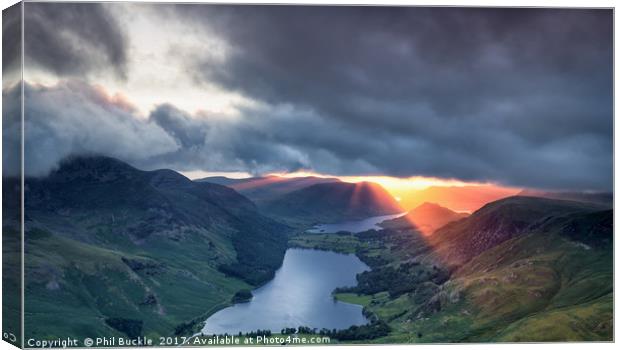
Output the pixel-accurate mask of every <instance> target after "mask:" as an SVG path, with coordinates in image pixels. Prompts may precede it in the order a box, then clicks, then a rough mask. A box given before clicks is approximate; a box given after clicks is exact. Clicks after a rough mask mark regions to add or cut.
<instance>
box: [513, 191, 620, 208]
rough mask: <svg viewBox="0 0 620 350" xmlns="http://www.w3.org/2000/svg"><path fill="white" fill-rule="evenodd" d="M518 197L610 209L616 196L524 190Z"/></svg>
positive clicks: (609, 193) (611, 194)
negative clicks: (560, 200)
mask: <svg viewBox="0 0 620 350" xmlns="http://www.w3.org/2000/svg"><path fill="white" fill-rule="evenodd" d="M518 195H519V196H527V197H542V198H549V199H563V200H570V201H577V202H586V203H596V204H601V205H606V206H608V207H609V208H611V207H612V206H613V203H614V194H613V193H611V192H549V191H536V190H523V191H521V192H519V194H518Z"/></svg>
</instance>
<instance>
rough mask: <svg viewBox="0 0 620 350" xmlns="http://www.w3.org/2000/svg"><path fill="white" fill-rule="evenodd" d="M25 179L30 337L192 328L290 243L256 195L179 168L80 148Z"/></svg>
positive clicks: (253, 280)
mask: <svg viewBox="0 0 620 350" xmlns="http://www.w3.org/2000/svg"><path fill="white" fill-rule="evenodd" d="M26 188H27V190H26V192H25V195H26V198H25V207H26V213H27V216H26V298H28V300H29V302H28V303H27V305H26V314H27V316H26V329H27V330H28V331H29V332H31V333H30V334H29V335H28V336H36V337H52V336H56V335H62V334H74V335H75V336H79V335H83V336H96V335H105V334H109V333H110V332H112V334H124V335H131V334H129V333H132V334H133V335H135V334H150V335H171V334H174V333H175V332H176V333H187V332H189V331H190V328H191V327H192V326H193V321H194V320H195V319H196V318H198V317H201V316H204V314H207V313H212V312H214V311H216V310H217V309H218V308H219V307H223V306H225V305H226V304H228V303H229V302H230V299H231V297H232V295H233V294H234V293H235V292H237V291H238V290H240V289H244V288H248V284H253V285H257V284H260V283H262V282H263V281H266V280H268V279H269V278H271V277H272V276H273V273H274V271H275V269H277V268H278V267H279V266H280V264H281V261H282V258H283V255H284V250H285V248H286V238H285V237H286V231H285V227H284V226H282V225H280V224H278V223H276V222H274V221H272V220H270V219H267V218H265V217H264V216H262V215H260V214H259V213H258V211H257V210H256V207H255V205H254V204H253V203H252V202H251V201H249V200H248V199H247V198H245V197H243V196H242V195H240V194H238V193H237V192H235V191H234V190H232V189H230V188H227V187H224V186H220V185H215V184H210V183H195V182H192V181H191V180H189V179H187V178H185V177H184V176H182V175H180V174H178V173H176V172H174V171H171V170H156V171H141V170H138V169H135V168H133V167H131V166H129V165H128V164H125V163H123V162H120V161H118V160H115V159H112V158H107V157H79V158H73V159H69V160H67V161H65V162H64V163H62V164H61V166H60V168H59V169H58V170H56V171H54V172H52V173H51V174H50V175H49V176H47V177H45V178H36V179H35V178H29V179H26ZM230 276H234V278H233V277H230ZM42 325H45V328H39V327H42ZM50 325H51V326H50ZM86 325H89V327H86ZM29 326H30V327H29ZM128 332H129V333H128ZM136 332H137V333H136Z"/></svg>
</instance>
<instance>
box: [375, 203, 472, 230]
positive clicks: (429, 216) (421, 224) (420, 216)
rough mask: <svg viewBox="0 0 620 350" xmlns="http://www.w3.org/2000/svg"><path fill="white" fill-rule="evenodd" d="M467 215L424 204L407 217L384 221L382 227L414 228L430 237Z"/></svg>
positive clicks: (431, 204)
mask: <svg viewBox="0 0 620 350" xmlns="http://www.w3.org/2000/svg"><path fill="white" fill-rule="evenodd" d="M467 216H468V214H464V213H457V212H454V211H452V210H450V209H448V208H445V207H442V206H440V205H438V204H435V203H428V202H424V203H422V204H420V205H419V206H417V207H416V208H414V209H412V210H410V211H409V213H407V215H405V216H402V217H399V218H396V219H392V220H388V221H384V222H382V223H381V226H382V227H385V228H391V229H403V228H410V227H413V228H416V229H418V230H419V231H420V232H422V233H424V234H425V235H431V234H433V233H434V232H435V230H437V229H438V228H440V227H442V226H445V225H446V224H448V223H450V222H453V221H457V220H460V219H463V218H466V217H467Z"/></svg>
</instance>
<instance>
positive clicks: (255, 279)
mask: <svg viewBox="0 0 620 350" xmlns="http://www.w3.org/2000/svg"><path fill="white" fill-rule="evenodd" d="M255 219H256V221H250V220H246V221H247V222H242V223H238V224H237V226H239V228H238V230H239V231H238V232H237V233H236V234H235V235H234V236H233V238H232V241H233V246H234V247H235V251H236V252H237V262H235V263H232V264H225V265H220V266H219V270H220V271H221V272H223V273H225V274H226V275H229V276H233V277H237V278H240V279H242V280H244V281H246V282H248V283H250V284H252V285H255V286H257V285H261V284H263V283H265V282H267V281H269V280H270V279H272V278H273V276H274V274H275V271H276V270H277V269H278V268H279V267H280V265H282V260H283V259H284V252H285V251H286V246H287V228H286V227H285V226H283V225H281V224H278V223H275V222H272V221H269V220H267V219H264V218H255Z"/></svg>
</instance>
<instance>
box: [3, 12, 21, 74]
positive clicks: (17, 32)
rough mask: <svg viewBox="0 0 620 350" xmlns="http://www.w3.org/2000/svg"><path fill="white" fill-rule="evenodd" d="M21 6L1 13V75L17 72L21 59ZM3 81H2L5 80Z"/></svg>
mask: <svg viewBox="0 0 620 350" xmlns="http://www.w3.org/2000/svg"><path fill="white" fill-rule="evenodd" d="M20 18H21V4H19V3H18V4H15V5H13V6H11V7H9V8H7V9H5V10H3V11H2V72H3V73H2V75H3V76H4V77H5V79H6V78H7V77H8V75H9V74H10V73H9V71H10V72H14V71H19V69H20V68H21V67H20V63H21V62H20V57H21V21H20ZM5 79H3V80H5Z"/></svg>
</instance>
